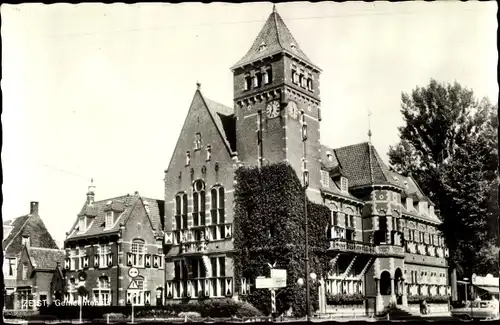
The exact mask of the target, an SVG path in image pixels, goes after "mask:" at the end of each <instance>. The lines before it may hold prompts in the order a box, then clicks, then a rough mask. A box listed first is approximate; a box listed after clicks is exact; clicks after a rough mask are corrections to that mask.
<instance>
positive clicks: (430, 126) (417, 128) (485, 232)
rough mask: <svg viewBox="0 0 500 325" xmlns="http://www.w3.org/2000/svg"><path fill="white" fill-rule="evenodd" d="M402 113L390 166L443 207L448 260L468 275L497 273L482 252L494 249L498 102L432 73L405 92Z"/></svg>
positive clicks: (496, 206) (391, 149) (442, 215)
mask: <svg viewBox="0 0 500 325" xmlns="http://www.w3.org/2000/svg"><path fill="white" fill-rule="evenodd" d="M401 113H402V114H403V118H404V121H405V125H404V126H402V127H400V128H399V133H400V142H399V143H398V144H397V145H396V146H393V147H392V146H391V148H390V150H389V159H390V160H389V161H390V164H391V167H392V168H393V169H394V170H395V171H397V172H399V173H402V174H411V175H412V176H413V177H414V178H415V180H416V181H417V182H418V183H419V185H420V186H421V188H422V189H423V191H424V193H425V194H426V195H427V196H428V197H429V198H430V199H431V200H432V201H433V202H434V203H435V204H436V205H437V208H439V209H440V211H441V217H442V220H443V225H442V229H441V230H442V231H443V233H444V236H445V238H446V242H447V245H448V247H449V248H450V252H451V261H452V263H453V262H454V263H459V264H462V266H463V267H464V269H465V271H466V273H468V274H471V273H472V272H475V271H476V270H481V273H484V272H487V271H488V270H491V271H492V272H495V270H496V271H497V272H498V266H497V267H496V268H493V266H492V265H493V264H494V263H492V259H486V258H485V256H486V255H488V252H489V253H491V252H493V251H494V250H493V248H492V247H494V246H492V245H494V241H493V240H494V237H496V234H497V231H496V230H495V229H493V228H492V227H491V226H490V225H491V221H493V220H494V219H495V218H496V217H497V216H498V213H499V211H498V198H497V195H496V194H497V190H498V172H497V166H498V150H497V148H498V136H497V133H496V132H497V128H498V120H497V109H496V107H493V105H492V104H491V103H490V102H489V101H488V100H487V99H483V100H481V101H478V100H477V99H476V98H475V97H474V93H473V91H472V90H469V89H466V88H464V87H462V86H461V85H460V84H458V83H454V84H453V85H452V84H443V83H438V82H437V81H436V80H431V81H430V83H429V85H427V86H426V87H417V88H416V89H414V90H413V91H412V93H411V95H408V94H404V93H403V95H402V105H401ZM495 225H496V222H495ZM488 256H489V255H488ZM492 258H493V260H494V257H492ZM496 261H497V264H498V255H497V257H496ZM464 262H465V263H464ZM471 262H473V263H471ZM478 273H479V272H478Z"/></svg>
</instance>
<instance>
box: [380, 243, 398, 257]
mask: <svg viewBox="0 0 500 325" xmlns="http://www.w3.org/2000/svg"><path fill="white" fill-rule="evenodd" d="M375 253H376V254H378V255H402V256H404V255H405V251H404V249H403V247H401V246H393V245H379V246H375Z"/></svg>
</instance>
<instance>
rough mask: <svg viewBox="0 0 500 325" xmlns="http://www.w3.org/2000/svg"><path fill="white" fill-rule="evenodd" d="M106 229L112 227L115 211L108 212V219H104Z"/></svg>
mask: <svg viewBox="0 0 500 325" xmlns="http://www.w3.org/2000/svg"><path fill="white" fill-rule="evenodd" d="M104 221H105V222H104V229H108V228H111V227H112V226H113V211H107V212H106V219H105V220H104Z"/></svg>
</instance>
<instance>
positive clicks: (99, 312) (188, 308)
mask: <svg viewBox="0 0 500 325" xmlns="http://www.w3.org/2000/svg"><path fill="white" fill-rule="evenodd" d="M39 310H40V314H41V315H57V318H58V319H78V318H79V317H80V307H79V306H56V305H50V306H42V307H40V309H39ZM131 312H132V308H131V306H83V307H82V318H84V319H87V320H94V319H106V315H107V314H122V315H123V316H124V317H129V316H130V315H131ZM181 313H198V314H200V316H201V317H212V318H226V317H233V316H236V317H254V316H262V313H261V312H260V311H259V310H257V309H256V308H255V307H253V306H252V305H250V304H249V303H247V302H241V301H240V302H237V301H234V300H230V299H217V300H216V299H213V300H203V301H191V302H189V303H187V304H168V305H165V306H134V316H135V317H137V318H141V317H143V318H154V317H157V318H167V317H178V315H179V314H181Z"/></svg>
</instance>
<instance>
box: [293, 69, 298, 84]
mask: <svg viewBox="0 0 500 325" xmlns="http://www.w3.org/2000/svg"><path fill="white" fill-rule="evenodd" d="M292 82H293V83H294V84H296V85H298V84H299V74H298V73H297V66H296V65H292Z"/></svg>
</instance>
